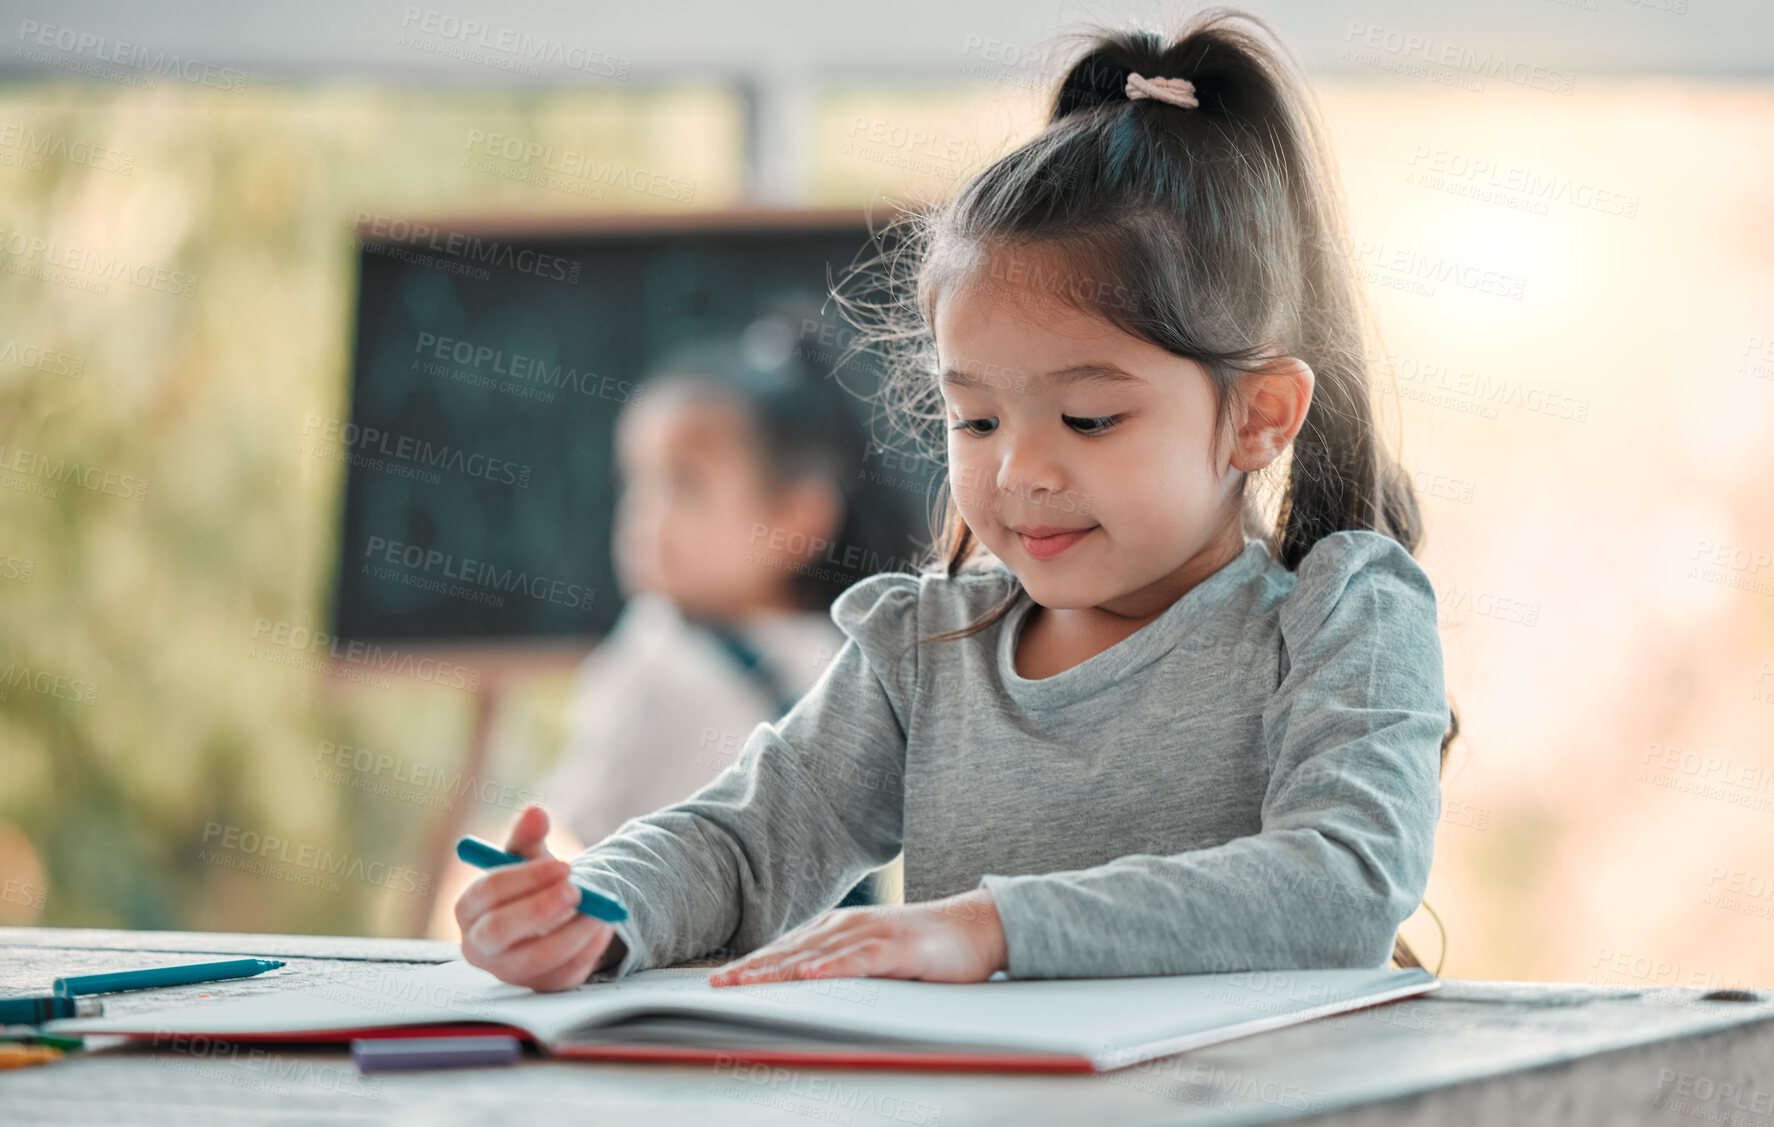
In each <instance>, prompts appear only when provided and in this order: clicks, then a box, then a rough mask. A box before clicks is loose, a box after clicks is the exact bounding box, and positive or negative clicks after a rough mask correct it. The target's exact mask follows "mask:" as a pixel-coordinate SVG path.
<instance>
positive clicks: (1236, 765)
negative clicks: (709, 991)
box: [457, 10, 1457, 990]
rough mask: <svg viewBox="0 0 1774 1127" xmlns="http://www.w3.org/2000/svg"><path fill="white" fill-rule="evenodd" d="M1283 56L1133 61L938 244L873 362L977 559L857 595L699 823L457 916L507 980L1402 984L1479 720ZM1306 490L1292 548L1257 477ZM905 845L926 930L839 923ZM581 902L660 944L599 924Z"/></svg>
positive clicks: (962, 551)
mask: <svg viewBox="0 0 1774 1127" xmlns="http://www.w3.org/2000/svg"><path fill="white" fill-rule="evenodd" d="M1245 21H1248V22H1249V23H1250V24H1251V25H1252V26H1253V28H1254V30H1252V29H1247V28H1244V27H1241V26H1240V24H1241V23H1242V22H1245ZM1259 32H1268V27H1267V25H1266V24H1263V23H1261V21H1258V20H1256V19H1254V18H1251V17H1246V16H1242V15H1240V14H1236V13H1227V12H1224V11H1219V10H1212V11H1209V12H1207V13H1205V14H1204V15H1202V16H1200V17H1197V19H1196V20H1195V21H1194V22H1193V23H1192V24H1191V25H1190V26H1188V27H1186V28H1184V30H1183V31H1182V33H1181V34H1180V35H1179V36H1178V37H1177V38H1176V39H1175V40H1173V41H1171V42H1165V41H1163V40H1161V39H1160V38H1158V37H1157V36H1154V35H1150V34H1144V33H1133V32H1128V33H1106V34H1104V35H1103V36H1102V37H1101V38H1099V39H1098V40H1096V41H1095V42H1094V43H1093V44H1092V45H1091V47H1090V49H1089V50H1088V51H1087V52H1086V53H1085V54H1084V56H1083V57H1082V58H1081V59H1080V60H1079V61H1078V62H1077V63H1076V64H1075V65H1074V66H1073V67H1072V68H1071V70H1070V71H1069V73H1068V74H1067V75H1066V76H1065V78H1064V79H1063V80H1062V81H1061V84H1060V87H1059V90H1058V93H1057V96H1056V98H1055V101H1054V106H1053V110H1052V114H1051V117H1050V120H1049V123H1048V125H1047V127H1046V128H1045V129H1044V130H1043V131H1042V132H1041V134H1040V135H1038V136H1037V137H1035V138H1034V139H1033V140H1031V141H1029V142H1028V143H1026V144H1024V145H1023V146H1021V147H1020V148H1018V149H1016V150H1015V151H1014V152H1012V153H1010V154H1009V155H1008V156H1005V157H1004V158H1002V159H1001V160H999V161H997V162H996V163H995V164H993V165H991V166H990V167H989V168H987V169H986V170H985V171H984V172H983V173H981V174H980V175H979V176H978V177H977V178H976V179H974V180H973V181H972V182H971V183H969V184H968V185H967V186H966V187H965V188H964V189H962V191H961V192H960V194H959V196H958V197H957V198H956V199H955V200H954V201H953V202H952V203H951V204H950V205H948V206H947V207H946V208H945V209H943V210H941V211H940V212H939V213H938V214H936V215H935V216H933V217H930V218H928V219H927V220H925V221H923V222H921V224H920V226H918V227H917V228H916V229H915V231H914V234H915V235H916V237H915V238H913V239H912V240H911V242H910V244H909V245H910V246H911V248H912V253H913V254H914V255H915V258H914V259H913V260H912V261H914V262H915V264H916V267H917V275H916V286H915V289H914V290H913V291H912V293H911V294H910V296H909V297H908V299H907V300H908V301H912V302H915V304H914V305H913V306H912V309H913V310H914V311H915V312H916V313H917V314H918V315H919V317H920V319H921V321H920V328H919V330H918V331H917V332H911V333H908V332H907V331H904V330H902V329H899V328H896V327H895V326H894V325H893V324H892V323H888V324H887V325H885V326H884V327H883V328H882V329H881V330H880V331H879V332H878V333H876V334H875V335H874V337H873V338H872V340H873V342H874V343H875V344H876V345H877V346H883V345H884V346H885V347H886V350H887V351H888V353H889V355H891V356H893V357H895V358H897V359H900V360H904V361H905V362H906V363H905V365H904V368H905V372H904V376H903V380H902V382H901V384H899V385H898V392H897V394H896V396H895V400H896V403H897V405H898V406H899V407H900V408H901V413H902V414H903V415H904V416H905V417H906V418H908V419H910V420H912V421H914V422H916V421H917V420H919V419H924V418H932V419H934V418H940V419H941V420H942V421H943V425H944V426H945V427H946V448H947V455H948V472H949V481H948V486H949V489H950V492H949V494H948V497H947V504H946V516H945V522H944V528H943V530H942V535H941V536H940V537H939V539H938V542H937V544H936V545H935V546H934V548H935V550H936V553H937V554H938V555H939V556H940V566H930V567H926V568H925V569H924V570H923V571H922V572H921V573H920V574H915V575H914V574H908V573H887V574H881V575H876V576H872V577H870V578H868V579H866V580H863V581H861V582H859V583H857V584H856V585H855V586H854V587H852V588H851V589H850V590H849V591H847V592H845V594H844V595H842V596H840V597H839V598H838V600H837V601H836V602H835V603H834V604H833V607H832V616H833V620H834V621H835V622H836V623H837V625H838V626H839V627H840V628H841V629H842V630H843V631H844V633H845V635H846V641H845V644H844V646H843V648H842V649H841V650H840V651H839V653H838V654H837V656H836V657H835V658H834V660H833V662H832V664H831V666H830V667H829V668H828V670H827V671H826V673H825V675H824V676H823V677H822V678H821V680H820V681H819V683H818V684H816V685H815V686H814V688H813V690H812V691H810V692H809V693H808V695H807V696H805V697H804V698H802V700H801V701H800V702H799V704H797V705H796V707H795V708H794V709H793V710H792V711H791V712H790V713H789V714H788V715H787V716H786V717H784V718H783V719H782V720H780V721H778V722H776V723H774V724H762V725H760V726H759V727H758V728H757V729H756V730H755V731H753V732H752V734H751V736H750V738H749V740H748V741H747V742H746V745H745V747H744V749H743V751H742V753H741V756H740V758H739V761H738V762H737V763H736V764H735V765H734V766H733V767H731V768H730V769H728V770H727V771H726V772H724V773H723V774H722V775H721V776H720V777H719V778H717V779H715V780H714V781H713V782H711V783H710V784H709V785H708V786H706V787H704V788H703V789H702V790H700V791H699V792H697V793H696V794H695V795H693V796H691V797H690V798H689V799H688V800H686V801H684V802H680V803H678V804H676V805H674V806H670V807H667V808H665V809H663V810H660V811H658V812H656V813H654V814H652V815H649V816H648V817H645V818H641V819H638V820H636V821H634V822H631V823H629V824H628V825H627V826H626V827H625V829H624V832H622V833H620V834H617V835H615V836H614V837H612V838H610V839H608V840H606V841H604V842H602V843H600V844H599V845H598V846H596V847H594V848H592V849H590V850H588V851H586V852H584V853H582V854H580V855H579V856H578V857H577V858H575V859H574V860H573V861H572V862H571V863H570V864H569V863H568V862H566V861H561V860H555V859H553V858H550V857H548V856H547V855H546V853H545V852H544V851H543V850H542V849H541V847H540V843H541V839H542V835H543V834H544V833H545V832H546V828H547V817H546V815H545V814H543V813H542V811H541V810H540V809H539V808H534V807H532V808H530V809H527V810H525V811H524V813H523V814H522V815H521V816H520V817H519V819H518V822H517V825H516V827H515V829H514V830H513V833H512V836H511V839H510V846H511V848H513V849H515V850H517V851H518V852H520V853H523V854H524V855H526V856H529V857H532V858H534V860H532V861H530V862H528V863H525V864H521V865H513V866H509V867H507V868H503V869H500V870H497V871H495V872H493V873H489V874H487V875H486V876H483V877H481V878H480V879H479V880H478V881H477V882H476V883H475V884H474V885H473V886H471V887H470V888H469V889H468V890H467V892H465V893H464V895H463V896H462V898H461V899H460V900H459V901H458V903H457V918H458V920H459V922H460V923H461V925H462V937H463V938H462V949H463V955H464V957H465V958H466V959H467V960H468V961H469V962H471V963H473V964H474V965H476V966H480V967H484V968H486V969H487V970H489V971H491V972H492V973H494V974H496V975H497V976H498V977H500V978H501V979H504V980H505V981H508V982H513V983H520V984H524V985H528V986H531V987H534V988H536V989H541V990H551V989H561V988H565V987H570V986H574V985H577V984H579V983H582V982H584V981H586V979H587V977H588V976H589V975H591V974H593V973H596V972H611V973H613V974H615V975H617V976H621V975H627V974H629V973H632V972H633V971H636V970H639V969H642V968H647V967H660V966H666V965H669V964H672V963H676V962H682V961H685V960H689V959H694V958H698V957H707V956H709V955H710V954H711V953H716V954H718V955H719V956H720V957H723V958H732V957H734V956H738V957H737V958H734V960H733V961H732V962H730V963H728V964H727V965H725V966H723V967H721V968H720V969H718V970H717V971H715V972H714V973H712V974H711V976H710V981H711V982H712V983H714V984H715V985H727V984H733V983H755V982H765V981H771V980H779V979H789V978H804V977H827V976H869V975H874V976H886V977H900V978H921V979H928V980H937V981H948V982H973V981H979V980H982V979H985V978H988V977H991V976H992V975H994V974H996V973H998V972H1000V971H1002V972H1004V973H1005V974H1007V975H1008V976H1009V977H1012V978H1048V977H1073V976H1112V975H1148V974H1184V973H1195V972H1213V971H1231V970H1245V969H1276V968H1296V967H1298V968H1304V967H1333V966H1349V967H1356V966H1377V965H1380V964H1383V963H1384V962H1385V961H1386V959H1387V956H1388V955H1389V954H1390V953H1391V952H1392V951H1393V949H1394V938H1395V934H1396V929H1397V927H1398V925H1399V923H1400V922H1401V921H1403V920H1404V919H1405V918H1406V917H1407V916H1408V915H1410V914H1411V912H1412V911H1413V910H1414V909H1415V908H1416V906H1417V904H1418V902H1419V900H1420V898H1421V896H1422V893H1423V889H1424V885H1425V883H1426V881H1427V878H1428V874H1429V866H1430V860H1431V857H1432V854H1433V852H1434V842H1435V826H1436V820H1437V817H1438V815H1439V812H1440V794H1439V788H1438V772H1439V767H1440V760H1441V758H1442V756H1443V754H1444V753H1445V748H1446V744H1447V742H1448V741H1449V740H1451V738H1452V736H1453V734H1454V733H1455V732H1456V731H1457V727H1456V726H1451V725H1450V720H1451V719H1452V713H1451V710H1450V708H1449V706H1448V703H1447V700H1446V697H1445V693H1444V688H1443V681H1442V676H1443V674H1442V657H1441V648H1440V641H1439V637H1438V634H1437V628H1436V604H1435V593H1434V591H1433V589H1432V588H1431V586H1430V583H1429V580H1428V578H1427V577H1426V576H1425V575H1424V573H1423V570H1422V569H1421V568H1420V567H1419V566H1418V564H1417V562H1416V561H1415V559H1414V558H1413V557H1412V551H1413V550H1414V548H1415V547H1416V544H1417V542H1418V539H1419V535H1420V529H1419V523H1418V519H1417V507H1416V502H1415V498H1414V496H1413V494H1412V492H1411V490H1410V487H1409V485H1408V483H1407V481H1406V480H1405V478H1404V475H1403V474H1402V472H1401V471H1400V470H1399V467H1398V466H1397V464H1396V462H1394V461H1393V460H1392V459H1391V458H1390V457H1389V456H1387V455H1386V454H1385V453H1384V452H1383V451H1382V449H1381V446H1380V443H1379V441H1378V438H1377V436H1376V434H1375V427H1374V422H1373V411H1372V409H1371V405H1370V403H1369V399H1368V391H1367V382H1366V361H1365V357H1364V354H1363V336H1362V331H1361V323H1360V321H1359V319H1358V312H1357V310H1358V308H1359V306H1358V303H1357V296H1356V289H1355V284H1354V280H1353V278H1352V276H1351V274H1350V272H1349V271H1348V270H1347V269H1346V268H1345V267H1344V266H1343V264H1342V262H1341V261H1340V260H1339V259H1338V258H1337V256H1336V253H1335V250H1334V248H1335V247H1337V246H1339V245H1341V242H1342V240H1341V233H1342V232H1341V223H1342V220H1341V217H1340V205H1339V204H1338V203H1337V201H1336V196H1335V193H1334V188H1333V180H1332V178H1331V173H1330V171H1329V164H1328V160H1327V157H1326V156H1325V154H1324V152H1323V149H1322V143H1321V141H1320V140H1319V133H1318V127H1317V125H1316V123H1315V120H1314V118H1313V114H1312V110H1311V105H1310V100H1309V95H1308V94H1307V93H1306V92H1305V88H1304V86H1303V84H1302V83H1301V81H1300V80H1299V79H1298V77H1297V76H1296V74H1295V72H1294V71H1293V70H1291V69H1289V67H1288V66H1287V65H1286V63H1285V55H1284V54H1283V53H1282V52H1280V51H1279V50H1276V49H1274V48H1273V47H1271V46H1270V45H1269V44H1268V41H1267V40H1266V39H1265V38H1264V36H1263V35H1261V34H1259ZM1271 34H1272V33H1271ZM865 308H877V309H878V308H879V307H878V306H866V307H865ZM889 311H891V309H890V310H889ZM1290 452H1291V453H1290ZM1284 454H1290V457H1288V458H1287V459H1286V460H1285V461H1283V457H1282V456H1283V455H1284ZM1283 469H1284V470H1285V479H1284V481H1283V482H1282V483H1280V484H1281V486H1282V488H1281V491H1280V499H1279V507H1278V509H1277V517H1276V524H1275V527H1274V529H1273V530H1272V531H1271V530H1269V529H1267V528H1265V527H1264V523H1265V522H1264V520H1263V518H1262V517H1261V515H1260V514H1259V513H1258V511H1257V507H1256V505H1255V502H1254V500H1253V499H1252V498H1251V497H1249V496H1247V485H1248V484H1249V480H1250V476H1251V475H1253V474H1256V475H1262V476H1261V478H1260V479H1259V483H1260V482H1261V481H1262V480H1265V479H1267V478H1268V477H1271V476H1280V474H1281V472H1282V471H1283ZM1265 471H1267V472H1265ZM902 848H903V850H904V882H905V897H904V898H905V903H904V904H902V905H892V906H881V907H873V908H851V909H838V910H833V905H834V904H835V903H836V902H837V900H838V897H839V896H840V895H841V894H842V893H843V891H844V890H845V889H846V888H848V887H850V885H851V884H852V883H853V882H854V881H855V880H856V879H857V878H858V877H859V876H861V875H862V874H864V873H866V872H868V871H870V870H872V869H874V868H877V867H879V866H881V865H883V864H885V863H886V862H887V861H888V860H889V859H891V858H892V857H894V855H895V854H896V853H898V852H899V851H900V850H901V849H902ZM569 872H572V873H574V874H576V875H577V876H578V877H579V878H581V879H583V880H584V881H586V882H587V883H588V884H590V885H591V886H593V887H595V888H598V889H601V890H603V891H605V892H607V893H608V894H610V895H612V896H614V897H616V898H617V899H618V900H620V901H621V902H622V903H623V904H625V905H626V906H627V907H628V910H629V912H630V915H629V918H628V919H627V920H625V921H623V922H621V923H619V924H616V925H614V926H611V925H608V924H605V923H602V922H600V921H598V920H594V919H591V918H590V917H585V916H579V915H576V914H575V912H574V904H575V903H576V895H577V894H576V893H575V892H574V890H573V889H572V887H571V886H570V885H569V883H568V880H567V875H568V873H569Z"/></svg>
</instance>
